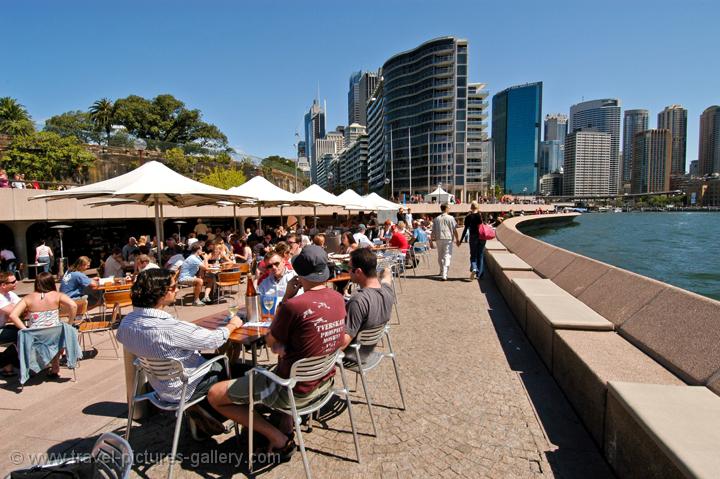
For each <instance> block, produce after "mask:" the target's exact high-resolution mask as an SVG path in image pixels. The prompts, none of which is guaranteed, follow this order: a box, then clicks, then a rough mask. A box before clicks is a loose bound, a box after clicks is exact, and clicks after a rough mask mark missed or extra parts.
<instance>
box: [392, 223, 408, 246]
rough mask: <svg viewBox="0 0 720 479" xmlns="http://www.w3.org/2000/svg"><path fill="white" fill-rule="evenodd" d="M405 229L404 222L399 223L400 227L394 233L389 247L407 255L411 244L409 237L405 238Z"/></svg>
mask: <svg viewBox="0 0 720 479" xmlns="http://www.w3.org/2000/svg"><path fill="white" fill-rule="evenodd" d="M404 228H405V223H404V222H402V221H401V222H400V223H398V227H397V228H395V230H394V231H393V232H392V234H391V236H390V241H389V242H388V245H389V246H394V247H395V248H398V249H399V250H400V252H402V253H403V254H405V253H407V250H408V249H409V248H410V243H409V242H408V239H407V236H405V233H404V231H405V230H404Z"/></svg>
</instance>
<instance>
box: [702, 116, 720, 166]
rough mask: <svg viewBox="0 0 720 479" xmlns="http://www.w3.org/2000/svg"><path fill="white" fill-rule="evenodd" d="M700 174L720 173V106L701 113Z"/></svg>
mask: <svg viewBox="0 0 720 479" xmlns="http://www.w3.org/2000/svg"><path fill="white" fill-rule="evenodd" d="M698 167H699V170H700V171H699V173H700V176H705V175H711V174H713V173H720V106H717V105H713V106H711V107H708V108H706V109H705V111H704V112H703V113H702V115H700V151H699V153H698Z"/></svg>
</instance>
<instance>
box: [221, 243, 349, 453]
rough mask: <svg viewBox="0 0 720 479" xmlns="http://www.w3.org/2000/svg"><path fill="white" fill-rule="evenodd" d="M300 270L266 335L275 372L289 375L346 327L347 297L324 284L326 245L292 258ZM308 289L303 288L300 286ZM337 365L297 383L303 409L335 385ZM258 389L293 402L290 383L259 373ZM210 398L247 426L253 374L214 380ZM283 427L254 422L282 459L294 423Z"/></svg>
mask: <svg viewBox="0 0 720 479" xmlns="http://www.w3.org/2000/svg"><path fill="white" fill-rule="evenodd" d="M292 265H293V268H294V269H295V272H296V273H297V276H296V277H294V278H292V279H291V280H290V281H289V282H288V284H287V289H286V291H285V296H284V297H283V300H282V302H281V303H280V306H278V310H277V313H276V314H275V319H274V320H273V322H272V325H271V326H270V333H269V334H268V335H267V336H266V337H265V339H266V341H267V345H268V346H269V347H271V348H272V350H273V351H274V352H275V353H277V354H278V358H279V359H278V365H277V368H276V369H275V373H276V374H277V375H278V376H280V377H282V378H287V377H289V375H290V368H291V367H292V365H293V363H294V362H295V361H298V360H300V359H304V358H310V357H313V356H323V355H326V354H330V353H334V352H335V351H337V350H338V349H339V348H340V346H341V344H342V341H343V335H344V333H345V301H344V299H343V297H342V295H340V293H337V292H336V291H334V290H332V289H331V288H327V287H326V286H325V282H326V281H327V280H328V278H329V277H330V270H329V269H328V257H327V254H326V253H325V250H323V249H322V248H321V247H319V246H316V245H308V246H306V247H304V248H303V249H302V251H301V252H300V254H299V255H298V256H296V257H295V258H294V259H293V261H292ZM301 288H302V290H304V293H302V294H299V295H298V292H299V291H300V289H301ZM333 375H334V371H333V372H332V373H330V374H328V375H327V376H326V377H324V378H320V379H317V380H314V381H306V382H301V383H298V384H297V385H296V386H295V388H294V389H293V393H294V396H295V404H296V406H297V408H298V409H300V408H302V407H304V406H305V405H307V404H309V403H311V402H312V401H313V400H314V399H315V398H317V397H318V396H320V395H322V394H324V393H326V392H327V391H328V389H330V388H331V387H332V384H333V381H332V376H333ZM254 377H255V383H254V384H253V388H254V389H253V391H254V395H255V398H256V400H260V399H262V401H263V403H265V404H267V405H270V406H280V407H289V406H288V405H289V398H288V396H287V389H286V388H281V387H278V386H276V384H275V383H272V382H270V381H269V380H268V379H267V378H266V377H265V376H263V375H260V374H256V375H255V376H254ZM208 400H209V401H210V404H212V406H213V407H214V408H215V409H216V410H217V411H219V412H220V413H222V414H223V415H224V416H225V417H227V418H230V419H232V420H234V421H235V422H237V423H238V424H241V425H243V426H245V427H247V425H248V422H249V421H248V414H249V412H248V407H247V403H248V402H249V376H244V377H242V378H239V379H236V380H230V381H223V382H220V383H217V384H215V385H214V386H213V387H212V388H211V389H210V392H209V393H208ZM284 426H285V427H284V429H287V430H284V431H281V430H280V429H278V428H276V427H275V426H273V425H272V424H270V423H269V422H267V421H266V420H265V419H263V418H262V416H260V415H259V414H256V415H255V417H254V427H255V430H256V431H257V432H259V433H260V434H262V435H263V436H265V437H266V438H267V439H268V441H269V443H270V445H271V447H272V452H273V453H276V454H279V457H280V459H281V460H282V461H286V460H288V459H289V458H290V456H291V455H292V453H293V452H294V451H295V442H294V440H293V439H292V437H293V435H292V429H291V428H292V426H291V425H290V424H288V423H286V424H285V425H284Z"/></svg>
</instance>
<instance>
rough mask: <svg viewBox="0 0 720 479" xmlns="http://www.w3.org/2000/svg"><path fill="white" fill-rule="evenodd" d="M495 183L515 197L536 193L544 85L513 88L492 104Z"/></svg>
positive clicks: (501, 93) (504, 91)
mask: <svg viewBox="0 0 720 479" xmlns="http://www.w3.org/2000/svg"><path fill="white" fill-rule="evenodd" d="M492 104H493V107H492V137H493V142H494V145H495V183H496V184H497V185H500V186H501V187H502V188H503V192H504V193H507V194H513V195H525V194H534V193H536V192H537V188H538V184H537V183H538V181H537V161H538V150H539V147H540V124H541V123H540V121H541V120H540V115H541V113H542V82H536V83H527V84H525V85H518V86H513V87H510V88H508V89H506V90H503V91H501V92H500V93H497V94H496V95H495V96H493V100H492Z"/></svg>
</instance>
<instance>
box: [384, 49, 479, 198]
mask: <svg viewBox="0 0 720 479" xmlns="http://www.w3.org/2000/svg"><path fill="white" fill-rule="evenodd" d="M467 74H468V43H467V40H460V39H457V38H455V37H442V38H437V39H434V40H430V41H428V42H425V43H423V44H422V45H420V46H419V47H417V48H415V49H413V50H408V51H406V52H403V53H399V54H397V55H395V56H393V57H391V58H390V59H389V60H388V61H386V62H385V64H384V65H383V67H382V75H383V136H384V142H385V144H386V148H385V151H386V156H385V161H386V168H385V176H386V178H388V179H389V180H390V182H389V185H388V186H389V189H388V190H387V191H392V194H393V196H395V197H396V198H402V195H403V194H417V193H429V192H431V191H433V190H434V189H435V188H437V186H438V184H441V185H442V187H443V188H444V189H446V190H448V191H449V192H451V193H454V194H455V195H456V196H459V197H462V198H465V194H464V193H465V191H466V185H465V177H466V150H467V141H466V140H467V138H466V134H467V126H466V122H467V101H468V77H467Z"/></svg>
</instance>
